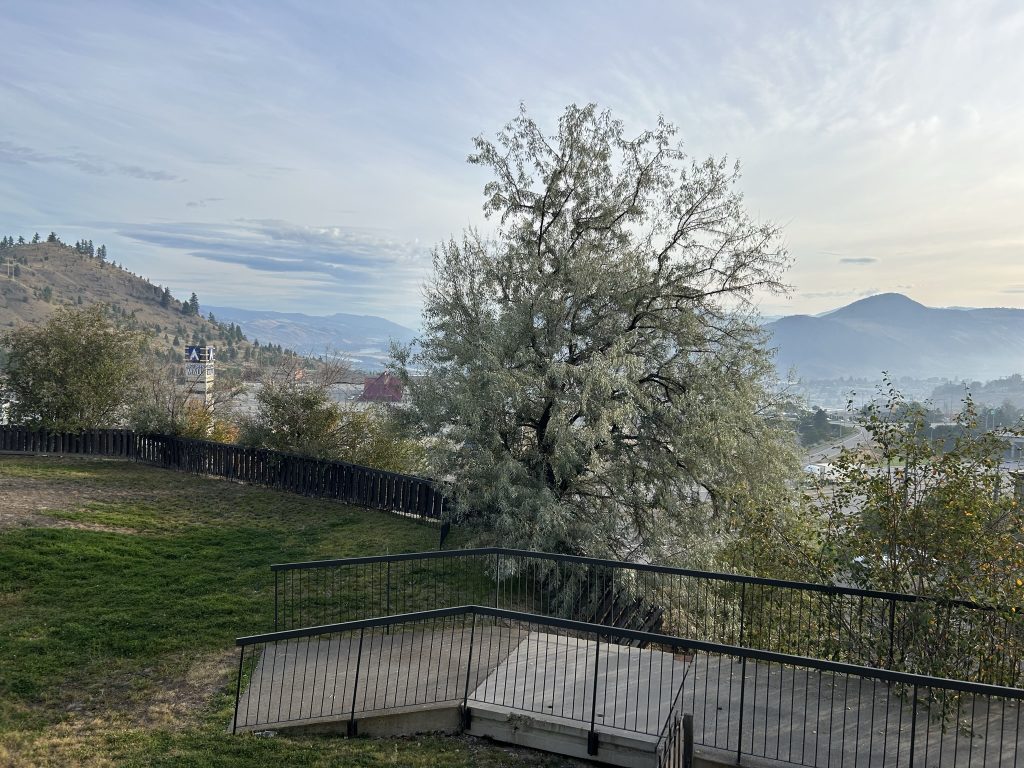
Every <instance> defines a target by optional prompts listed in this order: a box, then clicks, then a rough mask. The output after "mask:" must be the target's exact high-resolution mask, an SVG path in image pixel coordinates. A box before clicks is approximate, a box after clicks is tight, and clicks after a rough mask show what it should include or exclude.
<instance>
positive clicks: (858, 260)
mask: <svg viewBox="0 0 1024 768" xmlns="http://www.w3.org/2000/svg"><path fill="white" fill-rule="evenodd" d="M879 261H880V259H876V258H875V257H874V256H847V257H845V258H842V259H840V260H839V263H840V264H877V263H878V262H879Z"/></svg>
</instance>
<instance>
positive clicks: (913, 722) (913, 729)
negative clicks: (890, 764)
mask: <svg viewBox="0 0 1024 768" xmlns="http://www.w3.org/2000/svg"><path fill="white" fill-rule="evenodd" d="M913 695H914V704H913V708H912V710H911V715H910V763H909V768H914V742H915V741H916V738H917V683H914V694H913Z"/></svg>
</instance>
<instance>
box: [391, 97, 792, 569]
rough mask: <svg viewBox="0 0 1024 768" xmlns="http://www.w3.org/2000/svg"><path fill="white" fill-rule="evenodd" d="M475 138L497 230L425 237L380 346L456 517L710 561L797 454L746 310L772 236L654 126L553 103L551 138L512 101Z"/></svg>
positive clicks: (713, 175) (731, 177)
mask: <svg viewBox="0 0 1024 768" xmlns="http://www.w3.org/2000/svg"><path fill="white" fill-rule="evenodd" d="M475 144H476V152H475V153H474V154H473V155H471V156H470V158H469V161H470V162H471V163H473V164H475V165H481V166H484V167H486V168H488V169H490V171H491V172H492V173H493V180H491V181H490V182H488V183H487V185H486V186H485V188H484V195H485V203H484V210H485V212H486V214H487V215H488V216H489V217H493V219H495V220H496V224H495V229H496V231H495V233H494V235H493V237H492V238H485V237H484V236H483V235H481V234H480V233H479V232H477V231H475V230H472V229H471V230H468V231H467V232H465V233H464V234H463V236H462V237H461V239H459V240H455V239H451V240H449V241H448V242H445V243H443V244H441V245H440V246H438V247H437V248H436V249H435V251H434V258H433V267H434V272H433V277H432V279H431V281H430V282H429V284H428V285H427V287H426V299H425V305H424V332H423V335H422V336H421V338H420V339H419V340H418V346H417V347H415V348H412V347H410V348H406V349H401V348H396V349H395V350H394V352H395V358H396V363H395V368H396V370H397V372H398V373H399V374H400V375H401V376H402V377H403V379H404V381H405V383H406V385H407V386H408V388H409V391H410V394H411V399H412V408H411V412H410V417H411V419H412V420H413V423H414V424H415V425H416V426H417V428H418V429H419V430H420V431H421V433H422V434H423V435H425V436H427V435H429V436H432V437H436V436H443V438H444V439H443V440H439V441H438V445H437V446H436V449H435V450H434V451H432V454H433V455H435V456H436V457H437V461H436V466H435V467H434V471H435V472H436V474H437V475H438V476H442V477H450V478H452V483H453V486H454V493H455V496H456V498H457V499H458V500H459V508H458V511H457V514H458V515H459V516H460V517H462V518H463V519H465V520H467V521H472V522H474V523H476V524H477V525H478V526H479V530H480V531H481V532H482V534H483V536H484V537H486V538H489V539H490V540H492V541H501V542H503V543H506V544H509V545H514V546H524V547H532V548H539V549H546V550H551V549H554V550H563V551H570V552H584V553H588V554H605V553H608V554H613V555H617V556H622V557H658V558H660V559H674V560H677V561H678V560H679V559H680V558H681V557H683V558H685V559H686V560H687V561H688V562H691V563H695V562H698V561H700V560H701V559H702V558H703V559H705V560H706V558H707V557H708V556H709V553H710V552H711V551H712V545H711V542H712V541H714V542H721V541H722V540H723V539H724V538H726V537H727V536H728V535H729V531H730V529H731V527H732V523H733V522H734V521H735V520H736V519H738V518H740V517H742V516H743V515H745V514H747V513H749V512H750V510H751V509H753V508H754V507H758V506H764V507H770V506H771V505H772V504H774V503H776V501H777V500H778V499H779V498H780V496H781V495H783V494H784V493H785V488H784V487H783V480H784V478H785V477H786V476H787V475H788V474H789V473H790V472H791V471H792V470H791V468H792V467H793V466H795V457H794V456H793V451H792V448H791V446H792V439H791V437H786V436H784V435H783V434H782V432H781V431H780V430H778V429H776V428H775V427H772V426H771V425H770V424H769V423H767V421H766V419H764V418H763V412H764V409H765V408H766V407H767V406H768V404H769V400H770V398H769V396H768V393H767V389H766V384H767V382H768V379H769V377H770V376H771V375H772V367H771V365H770V358H769V353H768V352H767V351H766V350H765V348H764V346H763V344H762V342H763V339H762V336H761V333H760V332H759V330H758V328H757V325H756V322H755V318H754V317H753V311H752V308H751V304H750V300H751V297H752V296H753V295H754V293H755V291H761V292H779V291H782V290H784V287H783V286H782V284H781V283H780V275H781V273H782V271H783V269H784V268H785V265H786V263H787V258H786V254H785V251H784V249H783V248H782V246H781V244H780V242H779V230H778V228H777V227H775V226H774V225H772V224H766V223H756V222H754V221H752V220H751V219H750V217H749V216H748V215H747V214H746V213H745V211H744V208H743V203H742V197H741V195H740V194H739V192H737V191H736V182H737V179H738V170H737V169H736V168H732V167H730V166H728V165H727V164H726V162H725V161H716V160H712V159H709V160H706V161H702V162H691V161H689V160H688V159H687V157H686V155H685V154H684V153H683V151H682V149H681V148H680V145H679V144H678V143H677V142H676V139H675V129H674V128H673V127H672V126H671V125H669V124H668V123H666V122H665V121H664V120H659V122H658V125H657V126H656V127H655V128H654V129H652V130H649V131H645V132H643V133H641V134H640V135H639V136H638V137H636V138H633V139H630V138H627V137H626V136H625V133H624V129H623V126H622V124H621V123H620V122H619V121H617V120H615V119H613V118H612V117H611V115H610V114H609V113H607V112H599V111H598V110H597V109H596V108H595V107H594V106H593V105H590V106H586V107H582V108H581V107H577V106H570V107H569V108H568V109H566V111H565V113H564V114H563V115H562V117H561V119H560V120H559V124H558V130H557V133H556V134H555V135H554V136H551V137H549V136H546V135H545V134H544V133H543V132H542V130H541V129H540V128H539V127H538V126H537V124H536V123H535V122H534V121H533V120H532V119H530V118H529V117H528V115H527V114H526V113H525V111H522V112H521V114H520V115H519V117H518V118H516V119H515V120H513V121H512V122H511V123H510V124H509V125H508V126H507V127H506V128H505V129H504V130H502V131H501V132H500V133H499V134H498V137H497V141H496V142H492V141H489V140H487V139H485V138H477V139H476V140H475ZM420 371H422V374H423V375H422V376H420V375H419V372H420ZM414 374H415V375H414Z"/></svg>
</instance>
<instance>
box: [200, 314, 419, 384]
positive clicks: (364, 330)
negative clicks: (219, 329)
mask: <svg viewBox="0 0 1024 768" xmlns="http://www.w3.org/2000/svg"><path fill="white" fill-rule="evenodd" d="M203 308H204V310H206V309H208V310H210V311H211V312H213V313H214V316H215V317H217V318H219V319H220V320H222V321H224V322H229V323H237V324H238V325H239V326H241V328H242V330H243V331H244V332H245V334H246V335H247V336H248V337H249V338H254V339H260V340H261V341H264V342H270V343H272V344H280V345H282V346H284V347H287V348H289V349H294V350H295V351H297V352H298V353H300V354H303V355H322V354H325V353H329V354H340V355H343V356H344V357H346V358H348V359H349V360H351V361H352V363H353V365H355V366H356V367H357V368H360V369H362V370H364V371H376V370H380V369H381V368H383V367H384V364H385V363H386V362H387V360H388V358H389V357H390V352H389V350H390V343H391V341H392V340H394V341H397V342H399V343H402V344H405V343H408V342H409V341H412V338H413V336H414V335H415V332H414V331H413V330H411V329H409V328H406V327H405V326H403V325H399V324H398V323H393V322H391V321H390V320H385V319H384V318H382V317H375V316H373V315H348V314H345V313H343V312H338V313H336V314H333V315H326V316H320V315H304V314H301V313H298V312H271V311H269V310H251V309H237V308H235V307H206V306H205V305H204V307H203Z"/></svg>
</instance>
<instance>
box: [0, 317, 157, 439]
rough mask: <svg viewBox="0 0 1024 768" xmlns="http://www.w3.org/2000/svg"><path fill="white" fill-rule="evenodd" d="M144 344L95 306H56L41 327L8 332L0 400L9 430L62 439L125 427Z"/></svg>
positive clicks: (5, 339) (134, 395) (5, 342)
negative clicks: (40, 430) (40, 431)
mask: <svg viewBox="0 0 1024 768" xmlns="http://www.w3.org/2000/svg"><path fill="white" fill-rule="evenodd" d="M144 343H145V338H144V336H143V335H142V334H140V333H137V332H134V331H131V330H128V329H125V328H119V327H117V326H115V325H114V324H113V323H112V322H111V321H110V319H109V317H108V314H107V308H106V307H105V306H104V305H101V304H94V305H92V306H90V307H87V308H85V309H69V308H65V307H62V308H60V309H58V310H57V311H55V312H54V313H53V315H51V317H50V318H49V319H48V320H47V321H46V323H44V324H43V325H40V326H25V327H22V328H19V329H17V330H14V331H11V332H10V333H8V334H7V335H6V336H5V337H4V345H5V346H6V347H8V350H9V351H8V363H7V376H6V381H5V382H4V384H3V393H2V394H3V400H4V402H6V403H7V404H8V407H9V409H10V411H9V418H10V420H11V423H14V424H25V425H29V426H34V427H44V428H47V429H54V430H61V431H68V432H77V431H80V430H83V429H96V428H102V427H113V426H119V425H121V424H123V423H124V420H125V418H126V417H127V412H128V409H129V408H130V406H131V405H132V403H133V401H134V399H135V397H136V396H137V390H138V371H139V365H140V356H141V353H142V349H143V345H144Z"/></svg>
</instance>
